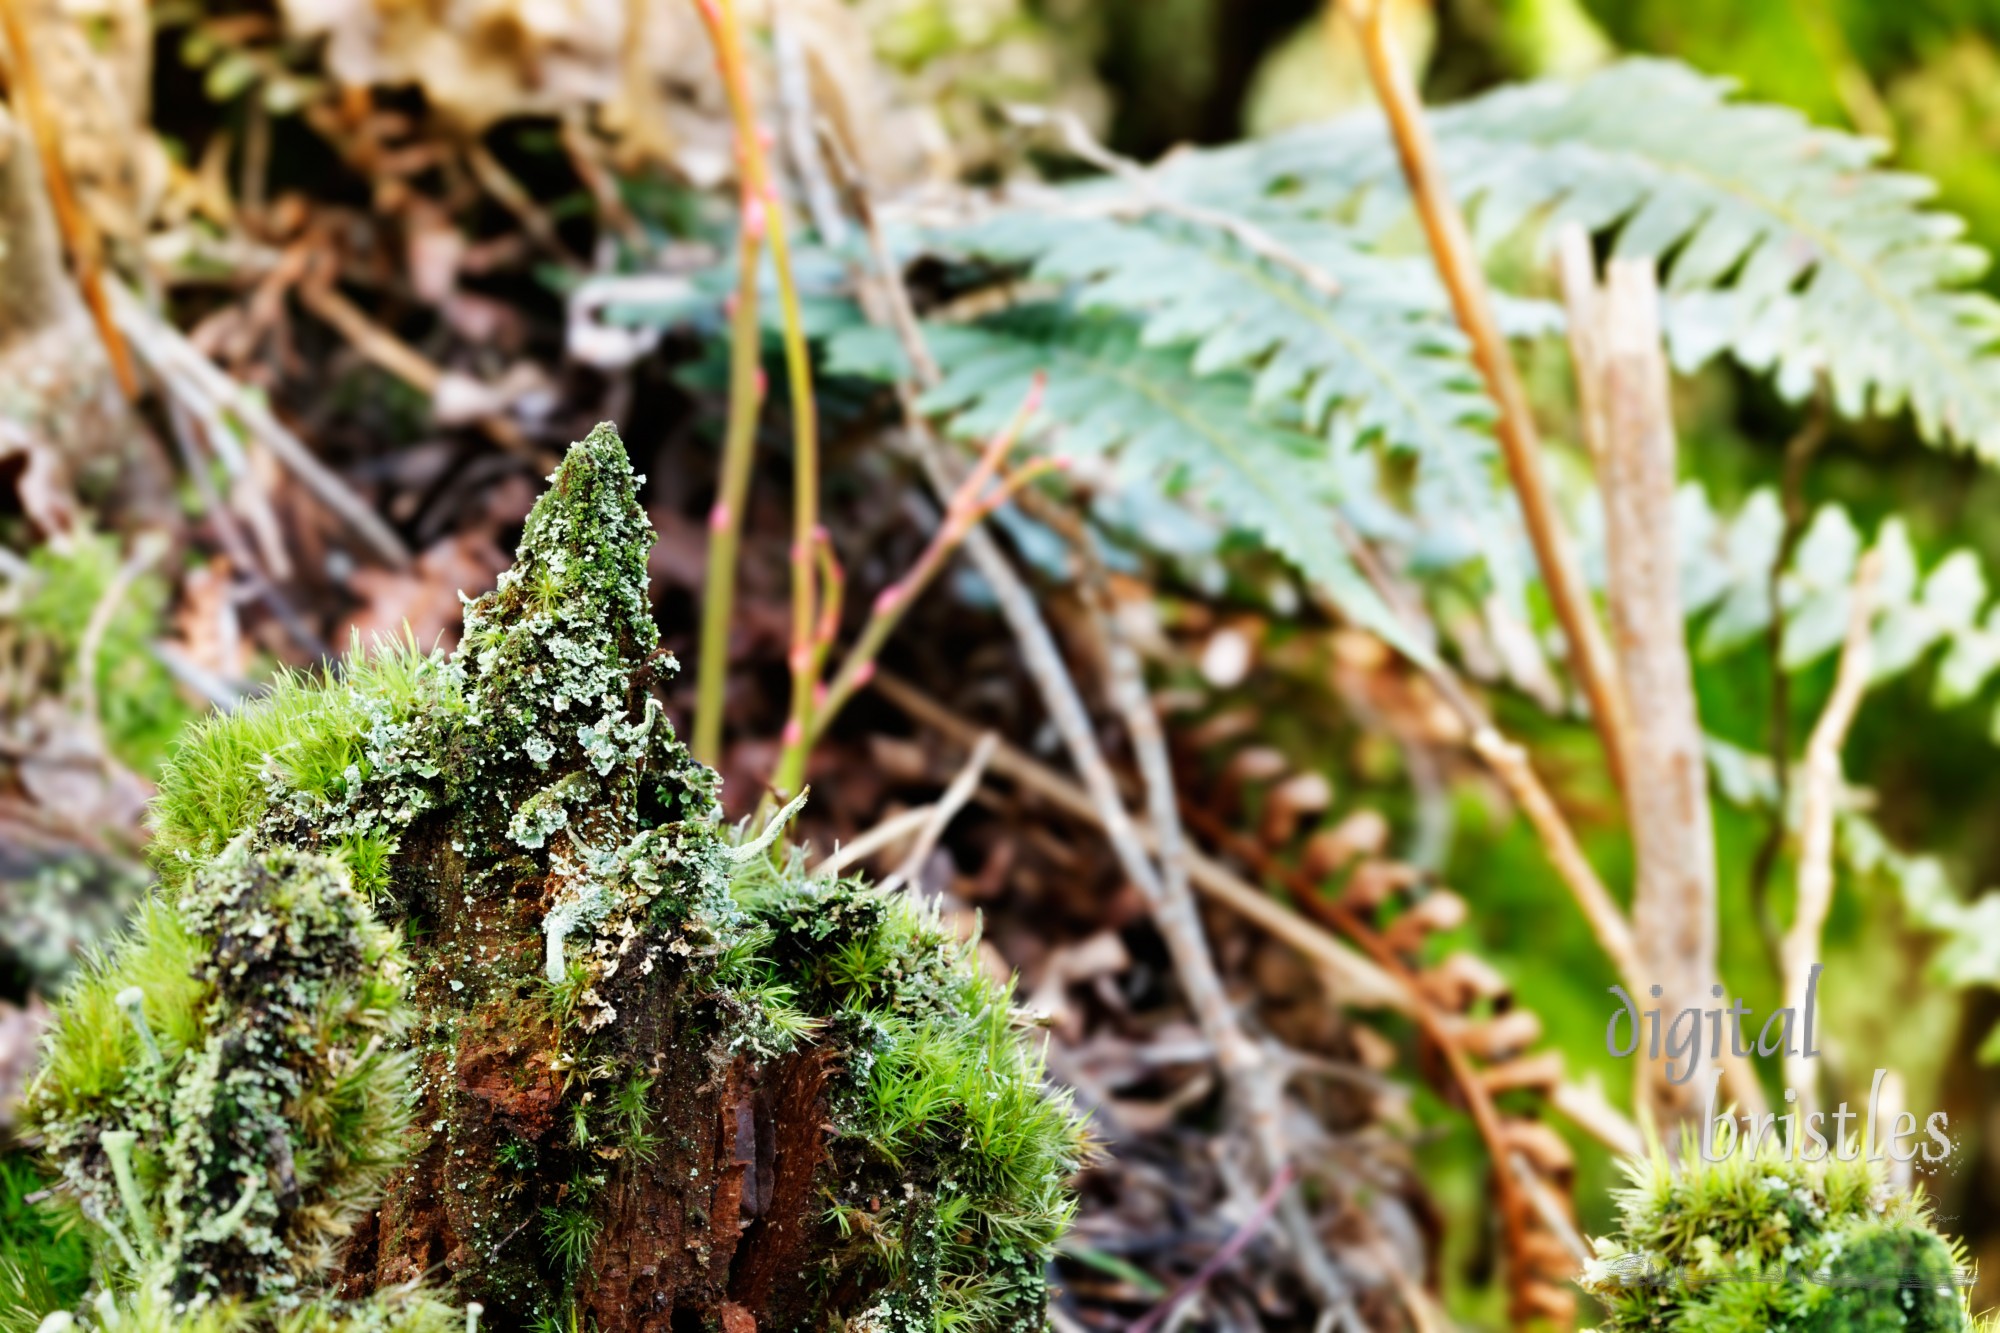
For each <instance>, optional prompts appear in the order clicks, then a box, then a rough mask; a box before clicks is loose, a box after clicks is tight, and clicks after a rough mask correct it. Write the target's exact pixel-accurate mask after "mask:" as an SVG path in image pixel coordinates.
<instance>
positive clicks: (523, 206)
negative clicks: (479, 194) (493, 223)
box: [465, 139, 589, 270]
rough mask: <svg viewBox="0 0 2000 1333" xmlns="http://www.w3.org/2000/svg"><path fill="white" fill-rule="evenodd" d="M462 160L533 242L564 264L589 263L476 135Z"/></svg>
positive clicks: (466, 148)
mask: <svg viewBox="0 0 2000 1333" xmlns="http://www.w3.org/2000/svg"><path fill="white" fill-rule="evenodd" d="M465 160H466V163H467V164H468V165H469V166H470V167H471V168H472V174H473V175H474V176H475V177H477V178H478V180H479V184H480V187H481V188H483V189H484V190H485V191H486V193H488V194H490V195H492V196H493V198H494V199H496V200H497V201H499V204H500V206H501V207H502V208H504V209H506V210H507V211H508V212H509V213H512V214H513V215H514V220H515V221H517V222H519V223H520V224H521V230H523V231H525V232H527V233H528V236H529V238H530V239H532V240H533V241H534V242H535V244H536V245H539V246H541V247H542V249H543V250H545V251H547V252H548V253H549V254H550V255H551V256H553V257H554V258H555V260H556V261H557V262H558V263H560V264H562V265H564V266H565V267H567V268H573V269H579V270H581V269H586V268H588V267H589V266H588V265H587V264H585V263H584V262H583V260H582V259H581V258H580V257H578V255H577V254H576V252H575V251H573V250H571V249H570V248H569V246H568V245H566V244H565V243H564V242H563V238H562V235H561V233H560V232H558V231H557V230H556V224H555V220H554V219H553V218H551V217H550V216H549V214H548V210H547V209H544V208H543V207H542V206H541V205H540V204H538V203H536V202H535V197H534V196H533V195H532V194H530V193H528V188H527V187H526V186H525V185H523V184H521V182H520V181H519V180H517V179H515V177H514V173H513V172H511V171H509V170H507V168H506V167H505V166H503V165H501V162H500V159H498V158H496V157H494V156H493V154H492V152H491V151H490V150H489V149H488V148H487V147H486V145H485V144H483V143H481V142H480V141H479V140H478V139H473V140H471V141H470V142H468V143H467V144H466V146H465Z"/></svg>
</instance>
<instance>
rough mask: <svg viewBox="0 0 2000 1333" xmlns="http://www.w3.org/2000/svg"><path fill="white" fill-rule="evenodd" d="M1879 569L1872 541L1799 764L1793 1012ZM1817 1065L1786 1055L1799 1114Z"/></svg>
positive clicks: (1807, 963)
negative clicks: (1829, 686)
mask: <svg viewBox="0 0 2000 1333" xmlns="http://www.w3.org/2000/svg"><path fill="white" fill-rule="evenodd" d="M1881 574H1882V550H1881V548H1880V547H1875V548H1873V549H1871V550H1870V551H1869V552H1868V553H1867V554H1866V555H1864V556H1862V557H1861V564H1860V566H1859V567H1858V568H1857V569H1856V570H1855V571H1854V587H1853V589H1852V590H1851V591H1850V592H1849V593H1848V608H1847V639H1846V642H1845V643H1843V644H1842V645H1841V649H1840V666H1839V669H1838V671H1837V672H1836V674H1835V676H1834V681H1833V693H1832V695H1831V696H1830V697H1829V698H1828V699H1827V701H1826V708H1825V709H1824V710H1823V711H1822V712H1821V713H1820V715H1819V721H1818V722H1817V723H1815V724H1814V725H1813V729H1812V737H1811V739H1809V740H1808V741H1807V742H1806V753H1805V760H1804V762H1803V763H1802V764H1801V765H1800V767H1801V768H1802V770H1803V772H1802V774H1801V785H1800V790H1799V885H1798V901H1797V905H1796V907H1795V908H1794V910H1793V913H1792V926H1791V929H1790V930H1789V931H1787V932H1786V933H1785V948H1784V983H1785V990H1784V1000H1785V1004H1786V1005H1788V1006H1790V1008H1791V1009H1792V1012H1794V1013H1804V1012H1805V1002H1806V987H1807V985H1808V983H1809V982H1810V981H1811V978H1812V968H1813V965H1814V964H1815V963H1817V962H1818V961H1819V945H1820V932H1821V931H1822V930H1823V929H1825V927H1826V915H1827V911H1828V909H1829V908H1830V907H1831V906H1832V903H1833V833H1834V817H1835V815H1836V814H1838V813H1839V804H1840V787H1841V773H1840V750H1841V746H1842V745H1844V744H1845V743H1846V741H1847V732H1848V728H1850V727H1852V726H1853V725H1854V715H1855V713H1856V712H1857V711H1858V710H1859V709H1860V707H1861V697H1862V695H1864V694H1866V693H1867V691H1868V676H1869V673H1870V671H1871V670H1873V665H1874V649H1873V641H1874V640H1873V632H1872V627H1873V625H1874V620H1875V584H1876V581H1877V580H1878V579H1879V578H1880V577H1881ZM1816 1068H1817V1067H1816V1066H1815V1065H1814V1064H1813V1062H1812V1060H1811V1058H1810V1057H1808V1056H1807V1055H1806V1054H1805V1049H1804V1044H1803V1043H1801V1044H1800V1047H1799V1049H1798V1050H1797V1051H1796V1052H1792V1051H1788V1052H1787V1054H1786V1056H1785V1082H1786V1084H1787V1085H1788V1086H1789V1087H1792V1088H1796V1089H1797V1090H1798V1094H1799V1114H1800V1115H1801V1116H1804V1115H1806V1114H1808V1113H1809V1112H1810V1111H1811V1109H1812V1106H1813V1103H1814V1102H1815V1101H1817V1100H1818V1098H1817V1096H1816V1091H1817V1080H1816V1079H1815V1078H1814V1074H1815V1072H1816Z"/></svg>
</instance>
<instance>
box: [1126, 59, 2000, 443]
mask: <svg viewBox="0 0 2000 1333" xmlns="http://www.w3.org/2000/svg"><path fill="white" fill-rule="evenodd" d="M1730 89H1731V85H1730V83H1729V82H1728V81H1726V80H1722V79H1715V78H1709V77H1706V76H1704V75H1701V74H1698V73H1696V72H1695V71H1693V70H1690V69H1688V68H1686V67H1685V66H1682V65H1679V64H1676V63H1673V62H1671V61H1665V60H1628V61H1624V62H1622V63H1619V64H1616V65H1613V66H1611V67H1609V68H1607V69H1604V70H1602V71H1599V72H1597V73H1595V74H1592V75H1590V76H1589V77H1587V78H1584V79H1582V80H1579V81H1577V82H1574V83H1561V82H1544V83H1535V84H1527V85H1523V86H1519V87H1512V88H1506V89H1502V90H1500V91H1497V92H1494V93H1490V94H1488V95H1486V96H1483V97H1479V98H1475V99H1472V100H1470V101H1467V102H1463V103H1460V104H1458V105H1456V106H1452V107H1449V108H1446V109H1444V110H1442V111H1439V112H1438V113H1436V116H1435V119H1434V128H1435V130H1436V135H1437V140H1438V145H1439V149H1440V152H1441V154H1442V159H1443V164H1444V169H1445V172H1446V174H1447V177H1448V178H1449V179H1450V180H1451V181H1452V182H1453V185H1454V187H1455V188H1456V189H1457V191H1458V193H1459V195H1460V197H1461V199H1463V200H1465V201H1467V203H1468V204H1469V206H1470V208H1471V211H1472V214H1473V223H1474V232H1475V236H1476V238H1477V239H1479V240H1480V241H1481V242H1482V243H1483V244H1486V245H1489V246H1490V245H1492V244H1494V243H1497V242H1498V241H1499V240H1501V239H1503V238H1506V237H1508V236H1511V235H1514V234H1516V233H1517V232H1518V231H1519V230H1520V229H1521V228H1522V227H1523V226H1524V225H1526V226H1530V227H1532V228H1537V229H1546V228H1548V227H1551V226H1553V225H1554V224H1556V223H1558V222H1562V221H1567V220H1575V221H1577V222H1580V223H1581V224H1583V225H1584V226H1585V227H1587V228H1589V229H1591V230H1593V231H1597V232H1610V233H1615V235H1616V252H1617V253H1618V254H1621V255H1634V256H1637V255H1651V256H1659V257H1662V258H1664V259H1666V260H1667V262H1666V264H1665V269H1666V273H1665V279H1666V287H1667V289H1668V291H1669V293H1670V294H1671V295H1673V296H1674V297H1676V298H1678V299H1676V300H1675V301H1673V302H1672V305H1671V307H1670V309H1671V310H1672V315H1671V317H1670V320H1669V328H1668V333H1669V337H1670V340H1671V342H1672V343H1673V350H1674V355H1675V360H1676V363H1677V364H1679V365H1680V366H1681V367H1682V368H1683V369H1688V368H1691V367H1693V366H1694V365H1697V364H1699V363H1701V362H1702V361H1705V360H1707V359H1708V358H1709V357H1710V356H1712V355H1714V354H1715V353H1717V352H1719V351H1728V352H1729V353H1730V354H1732V355H1733V356H1735V357H1736V358H1737V359H1738V360H1740V361H1742V362H1743V363H1744V364H1746V365H1747V366H1749V367H1751V368H1752V369H1756V370H1759V371H1773V372H1775V373H1776V376H1777V381H1778V384H1779V386H1780V388H1781V389H1782V390H1784V391H1785V392H1787V393H1788V394H1791V395H1793V396H1798V395H1801V394H1803V393H1804V392H1805V391H1806V390H1807V389H1808V388H1809V387H1810V385H1811V384H1812V382H1813V381H1814V379H1815V378H1816V377H1817V376H1819V375H1820V374H1824V375H1825V376H1826V377H1827V380H1828V382H1829V383H1830V385H1831V386H1832V389H1833V393H1834V397H1835V401H1836V403H1837V404H1838V405H1839V407H1840V409H1841V410H1842V411H1843V412H1845V413H1847V414H1849V415H1860V414H1862V413H1864V412H1867V411H1870V410H1872V411H1875V412H1891V411H1894V410H1896V409H1897V408H1899V407H1901V406H1903V405H1904V404H1906V403H1907V404H1908V406H1909V407H1910V409H1911V410H1912V412H1913V413H1914V415H1915V417H1916V421H1917V425H1918V428H1919V430H1920V431H1921V433H1922V434H1923V436H1924V438H1925V439H1926V440H1929V441H1931V442H1932V443H1943V442H1945V441H1947V440H1949V441H1953V442H1956V443H1958V444H1961V445H1964V446H1966V447H1969V448H1971V449H1972V450H1974V451H1975V452H1977V453H1978V454H1979V455H1980V456H1981V457H1982V458H1984V459H1987V460H1989V461H1992V460H2000V302H1995V301H1994V300H1992V299H1991V298H1990V297H1988V296H1986V295H1984V294H1982V293H1979V292H1975V291H1971V290H1968V289H1967V284H1968V283H1970V282H1971V281H1972V280H1973V279H1975V278H1977V277H1978V276H1979V275H1980V274H1981V273H1982V272H1984V270H1985V268H1986V265H1987V256H1986V255H1985V253H1984V252H1982V251H1981V250H1979V249H1978V248H1977V247H1975V246H1972V245H1969V244H1967V243H1965V242H1963V241H1962V240H1960V239H1959V238H1960V236H1961V234H1962V232H1963V230H1964V226H1963V223H1962V222H1961V221H1960V220H1959V219H1957V218H1956V217H1953V216H1950V215H1948V214H1944V213H1940V212H1936V211H1932V210H1929V209H1926V208H1924V207H1923V206H1922V205H1923V203H1924V201H1925V200H1926V199H1928V198H1929V197H1930V195H1931V194H1932V193H1933V190H1934V187H1933V186H1932V185H1931V183H1930V182H1929V181H1927V180H1925V179H1923V178H1921V177H1917V176H1912V175H1908V174H1904V173H1900V172H1891V171H1885V170H1881V169H1879V168H1878V167H1877V166H1876V163H1877V161H1878V160H1879V158H1880V157H1881V155H1882V152H1883V148H1882V145H1880V144H1879V143H1876V142H1874V141H1872V140H1867V139H1861V138H1857V137H1855V136H1853V135H1849V134H1843V133H1840V132H1838V131H1834V130H1827V129H1821V128H1818V127H1815V126H1813V125H1811V124H1809V123H1808V122H1807V121H1806V120H1805V119H1804V117H1802V116H1800V115H1799V114H1798V113H1797V112H1794V111H1791V110H1789V109H1787V108H1783V107H1773V106H1761V105H1755V104H1749V103H1743V102H1736V101H1732V100H1730ZM1152 186H1153V188H1158V189H1164V190H1170V191H1173V192H1176V193H1177V194H1180V195H1181V196H1183V197H1187V198H1190V199H1197V200H1200V201H1201V202H1203V203H1205V204H1208V205H1209V206H1212V207H1223V208H1231V209H1235V210H1239V211H1241V210H1248V209H1260V210H1264V211H1267V212H1268V211H1284V212H1290V213H1293V214H1295V215H1320V216H1326V215H1329V214H1332V213H1334V212H1336V211H1343V212H1348V213H1351V215H1352V216H1353V217H1354V219H1355V220H1356V223H1357V225H1358V226H1359V228H1360V229H1361V231H1362V232H1363V234H1367V235H1373V234H1378V233H1379V232H1380V231H1381V230H1383V229H1384V228H1386V227H1387V226H1388V225H1390V224H1391V223H1393V222H1395V221H1398V220H1400V219H1402V218H1404V217H1405V216H1406V215H1407V203H1406V201H1405V194H1404V189H1403V184H1402V177H1401V173H1400V171H1399V170H1398V168H1397V166H1396V162H1395V158H1394V156H1393V154H1392V152H1391V150H1390V147H1389V145H1388V143H1387V141H1386V138H1385V136H1384V134H1383V132H1382V125H1381V121H1380V119H1379V118H1378V117H1376V116H1374V115H1372V114H1371V115H1365V116H1356V117H1350V118H1347V119H1344V120H1341V121H1336V122H1333V123H1332V124H1329V125H1323V126H1314V127H1309V128H1306V129H1303V130H1299V131H1295V132H1293V133H1290V134H1287V135H1284V136H1280V137H1278V138H1275V139H1271V140H1266V141H1262V142H1258V143H1251V144H1245V145H1240V146H1236V147H1232V148H1227V149H1222V150H1217V151H1215V152H1210V153H1189V154H1182V155H1179V156H1178V157H1177V158H1175V159H1174V160H1173V161H1171V162H1170V163H1168V164H1166V165H1165V166H1163V167H1162V168H1161V169H1159V170H1158V171H1157V172H1156V173H1154V179H1153V181H1152Z"/></svg>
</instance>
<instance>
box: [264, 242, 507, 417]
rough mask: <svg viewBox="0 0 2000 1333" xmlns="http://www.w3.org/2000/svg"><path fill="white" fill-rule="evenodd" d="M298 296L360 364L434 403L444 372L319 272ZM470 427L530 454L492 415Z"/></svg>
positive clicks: (300, 289) (442, 381) (326, 275)
mask: <svg viewBox="0 0 2000 1333" xmlns="http://www.w3.org/2000/svg"><path fill="white" fill-rule="evenodd" d="M298 293H299V300H300V301H301V302H302V303H303V304H304V305H305V308H306V309H308V310H310V311H312V312H313V314H315V315H317V316H319V317H320V318H321V319H322V320H324V321H326V322H327V323H328V324H330V325H332V326H333V327H334V329H335V330H336V331H338V332H339V333H340V335H341V336H342V337H344V338H346V339H347V341H348V342H350V343H352V344H353V345H354V350H355V351H357V352H359V353H361V355H362V357H363V358H364V359H366V360H368V361H372V362H373V363H375V365H377V366H379V367H381V368H382V369H383V370H386V371H388V372H389V373H390V374H391V375H394V376H395V377H396V378H397V379H399V380H401V381H403V382H404V383H405V384H407V385H409V386H410V387H411V388H413V389H415V390H417V392H419V393H421V394H424V395H425V396H427V397H430V398H435V397H437V394H438V390H439V389H440V388H441V387H442V386H443V384H444V377H445V372H444V371H443V370H440V369H439V368H438V366H437V365H436V364H435V363H434V362H432V361H431V359H430V358H429V357H427V356H425V355H424V354H423V353H422V352H419V351H418V350H417V349H416V348H414V347H412V346H410V345H409V344H408V343H406V342H404V341H403V340H402V339H401V338H398V337H397V336H396V335H395V334H393V333H391V332H390V331H389V330H388V329H385V328H383V327H382V326H381V325H380V324H377V323H376V322H375V321H374V320H372V319H370V318H369V317H368V314H367V312H366V311H364V310H362V308H361V307H360V306H358V305H356V304H354V302H352V301H350V300H348V299H347V298H346V297H345V296H343V295H342V294H341V292H340V290H339V289H338V288H336V287H335V286H334V285H333V280H332V276H331V274H328V273H325V272H324V271H322V273H321V274H320V275H319V276H317V277H316V278H308V279H307V280H306V281H304V282H302V283H300V284H299V286H298ZM473 424H475V425H477V426H478V427H479V429H480V430H481V431H482V432H483V433H484V434H485V436H486V438H487V439H489V440H491V441H493V443H495V444H497V445H499V446H500V447H501V448H502V449H505V450H507V451H508V452H509V453H517V454H525V453H529V452H531V451H532V450H533V448H534V446H533V445H532V444H530V443H529V441H528V437H527V436H526V435H523V434H522V433H521V428H520V427H519V426H517V425H515V424H514V422H513V421H511V420H509V419H508V418H506V417H504V416H501V415H500V414H498V413H496V412H488V413H485V414H483V415H481V416H480V417H478V418H476V419H475V421H474V423H473Z"/></svg>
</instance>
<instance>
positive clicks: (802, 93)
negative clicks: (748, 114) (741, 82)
mask: <svg viewBox="0 0 2000 1333" xmlns="http://www.w3.org/2000/svg"><path fill="white" fill-rule="evenodd" d="M771 55H772V57H773V63H775V64H776V66H777V73H778V80H777V84H778V123H779V124H780V125H781V126H782V127H783V129H784V135H785V155H786V156H787V157H788V158H790V159H791V163H792V170H793V171H794V172H796V173H797V175H798V181H799V196H800V198H801V199H803V200H804V201H805V206H806V216H807V217H809V218H811V219H812V224H813V231H814V232H816V233H818V235H819V239H820V241H821V242H822V243H824V244H825V245H827V246H828V247H829V248H832V249H836V250H837V249H839V248H840V247H841V246H842V245H844V244H845V243H846V241H847V220H846V219H845V218H843V217H842V216H841V215H840V198H839V196H838V195H837V194H835V193H834V189H833V182H832V181H831V180H829V179H828V178H827V174H826V164H825V162H823V161H822V160H821V159H820V155H819V146H818V144H817V143H815V142H814V122H815V121H816V119H817V117H815V116H814V115H813V100H812V71H811V69H810V68H809V66H808V64H807V60H808V57H807V55H806V48H805V44H804V43H803V42H801V41H800V40H799V34H798V30H797V27H796V25H795V23H794V21H793V16H792V13H791V6H790V5H789V4H787V3H784V0H777V2H776V3H773V4H772V6H771Z"/></svg>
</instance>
